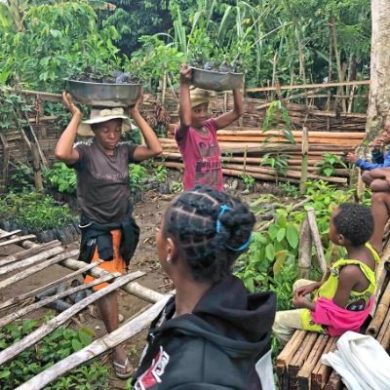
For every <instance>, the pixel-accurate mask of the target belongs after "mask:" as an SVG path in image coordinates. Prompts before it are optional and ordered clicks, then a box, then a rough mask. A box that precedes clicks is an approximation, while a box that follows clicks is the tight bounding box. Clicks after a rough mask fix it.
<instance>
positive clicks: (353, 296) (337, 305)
mask: <svg viewBox="0 0 390 390" xmlns="http://www.w3.org/2000/svg"><path fill="white" fill-rule="evenodd" d="M373 226H374V220H373V217H372V214H371V211H370V209H369V208H368V207H366V206H362V205H359V204H356V203H343V204H341V205H340V206H339V207H338V208H337V209H336V210H335V211H334V213H333V215H332V218H331V220H330V225H329V238H330V240H331V241H332V242H333V243H334V244H336V245H340V246H343V247H345V249H346V250H347V256H346V258H345V259H344V258H341V259H339V260H337V261H336V262H335V263H334V264H333V265H332V267H331V268H330V274H329V277H328V278H327V279H326V280H325V281H324V282H322V283H321V282H311V281H308V280H303V279H302V280H298V281H297V282H296V283H295V285H294V297H293V304H294V306H295V307H296V309H295V310H286V311H279V312H277V313H276V317H275V322H274V326H273V331H274V334H275V336H276V337H277V339H278V340H279V341H280V342H281V343H282V344H285V343H287V341H288V340H289V338H290V337H291V336H292V334H293V332H294V331H295V330H296V329H304V330H308V331H313V332H319V333H326V334H328V335H330V336H340V335H341V334H343V333H344V332H346V331H347V330H352V331H355V332H358V331H359V330H360V328H361V326H362V325H363V323H364V322H365V320H366V319H367V317H368V315H369V314H370V312H371V309H372V305H373V294H374V291H375V288H376V279H375V266H376V263H378V262H379V261H380V258H379V255H378V254H377V252H376V251H375V250H374V249H373V248H372V247H371V245H370V244H369V243H368V240H369V239H370V237H371V235H372V232H373ZM310 295H311V297H312V299H309V297H310Z"/></svg>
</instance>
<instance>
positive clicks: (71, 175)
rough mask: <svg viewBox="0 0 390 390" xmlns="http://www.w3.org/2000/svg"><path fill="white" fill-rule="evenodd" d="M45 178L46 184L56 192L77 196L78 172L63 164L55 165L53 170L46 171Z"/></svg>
mask: <svg viewBox="0 0 390 390" xmlns="http://www.w3.org/2000/svg"><path fill="white" fill-rule="evenodd" d="M44 178H45V181H46V183H47V184H49V185H50V187H52V188H53V189H55V190H56V191H58V192H61V193H64V194H71V195H74V194H76V185H77V178H76V172H75V171H74V169H72V168H68V167H67V166H66V164H64V163H63V162H57V163H54V164H53V167H52V168H48V169H46V170H45V171H44Z"/></svg>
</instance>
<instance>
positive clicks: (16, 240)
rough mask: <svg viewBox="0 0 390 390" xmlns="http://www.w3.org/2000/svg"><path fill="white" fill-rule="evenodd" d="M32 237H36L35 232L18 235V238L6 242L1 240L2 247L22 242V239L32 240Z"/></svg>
mask: <svg viewBox="0 0 390 390" xmlns="http://www.w3.org/2000/svg"><path fill="white" fill-rule="evenodd" d="M31 238H36V237H35V235H34V234H28V235H27V236H21V237H16V238H13V239H12V240H8V241H6V242H0V247H2V246H7V245H11V244H15V243H17V242H20V241H26V240H30V239H31Z"/></svg>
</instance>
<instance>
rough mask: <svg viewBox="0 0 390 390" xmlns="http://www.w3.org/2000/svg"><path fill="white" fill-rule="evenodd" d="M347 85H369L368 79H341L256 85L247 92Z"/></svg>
mask: <svg viewBox="0 0 390 390" xmlns="http://www.w3.org/2000/svg"><path fill="white" fill-rule="evenodd" d="M347 85H370V80H356V81H343V82H335V83H321V84H296V85H280V86H278V87H257V88H248V89H247V90H246V91H247V92H268V91H276V90H281V91H283V90H291V89H313V88H318V89H320V88H333V87H343V86H347Z"/></svg>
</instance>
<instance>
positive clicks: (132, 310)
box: [0, 191, 268, 389]
mask: <svg viewBox="0 0 390 390" xmlns="http://www.w3.org/2000/svg"><path fill="white" fill-rule="evenodd" d="M264 192H265V191H264ZM267 192H268V191H267ZM174 196H175V195H160V194H156V193H154V192H147V193H146V194H144V195H143V200H142V201H141V202H139V203H137V204H136V205H135V207H134V217H135V219H136V221H137V223H138V224H139V226H140V228H141V236H140V242H139V245H138V248H137V250H136V253H135V255H134V258H133V259H132V262H131V264H130V271H135V270H141V271H143V272H145V276H143V277H142V278H140V279H139V280H138V282H139V283H140V284H142V285H144V286H146V287H149V288H151V289H153V290H157V291H159V292H162V293H164V292H167V291H170V290H172V289H173V285H172V284H171V282H170V281H169V279H167V278H166V277H165V276H164V274H163V272H162V271H161V268H160V264H159V262H158V259H157V253H156V245H155V234H156V228H157V227H158V226H159V223H160V220H161V216H162V214H163V212H164V210H165V209H166V207H167V206H168V204H169V203H170V201H171V200H172V199H173V198H174ZM256 196H258V195H256V194H251V195H246V196H245V198H246V200H247V201H248V202H250V200H252V199H253V198H256ZM69 247H70V248H77V247H78V242H74V243H72V244H71V245H69ZM20 249H21V248H20V247H17V246H15V245H14V246H9V247H6V248H0V259H1V257H2V256H5V255H8V254H10V253H13V252H15V251H18V250H20ZM69 272H71V271H69V270H67V269H65V268H64V267H61V266H58V265H54V266H51V267H49V268H48V269H46V270H43V271H41V272H39V273H37V274H35V275H33V276H31V277H29V278H27V279H24V280H23V281H21V282H18V283H16V284H15V285H13V286H12V287H10V288H8V289H7V291H5V292H4V291H1V292H0V300H4V299H8V298H10V297H13V296H17V295H19V294H21V293H22V292H26V291H28V290H31V289H34V288H37V287H39V286H42V285H44V284H47V283H48V282H50V281H52V280H55V279H58V278H60V277H61V276H64V275H65V274H66V273H69ZM119 305H120V313H121V314H122V315H123V317H124V320H125V321H126V320H127V319H129V318H130V317H132V316H133V315H134V314H136V313H137V312H138V311H139V310H141V309H142V308H144V307H145V306H146V305H147V303H146V302H145V301H143V300H141V299H138V298H136V297H133V296H130V295H129V294H127V293H125V292H123V291H120V300H119ZM48 310H49V309H42V310H37V311H35V312H34V313H32V314H30V315H28V316H27V317H26V318H33V319H41V318H43V316H44V315H45V314H47V312H48ZM96 317H97V314H96V310H95V309H94V308H88V310H84V311H83V312H82V313H81V314H79V315H78V316H76V318H75V319H74V320H72V321H71V326H80V325H82V326H86V327H88V328H90V329H93V331H94V332H95V335H96V337H100V336H102V335H104V334H105V328H104V325H103V323H102V321H101V320H100V319H98V318H96ZM145 337H146V330H145V331H143V332H142V333H140V334H139V335H137V336H135V337H134V338H132V339H130V340H128V341H127V342H126V349H127V351H128V353H129V357H130V360H131V362H132V364H133V365H134V367H136V366H137V363H138V360H139V357H140V355H141V353H142V350H143V347H144V345H145ZM102 360H103V361H104V362H105V363H107V364H108V366H109V367H110V368H111V365H110V363H109V356H108V355H106V356H103V357H102ZM125 386H126V381H121V380H119V379H117V378H116V377H115V375H114V374H113V372H112V371H111V374H110V388H112V389H124V388H125Z"/></svg>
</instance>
